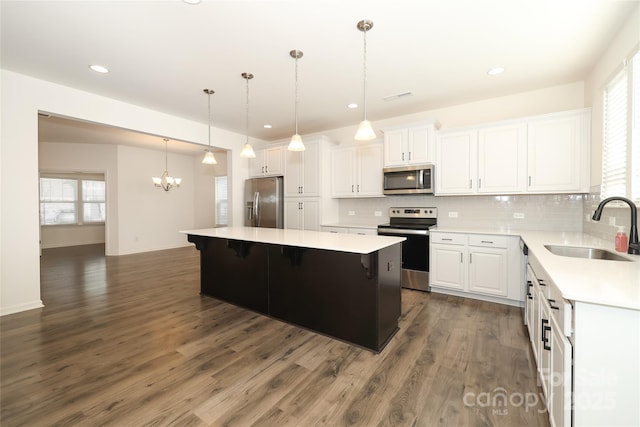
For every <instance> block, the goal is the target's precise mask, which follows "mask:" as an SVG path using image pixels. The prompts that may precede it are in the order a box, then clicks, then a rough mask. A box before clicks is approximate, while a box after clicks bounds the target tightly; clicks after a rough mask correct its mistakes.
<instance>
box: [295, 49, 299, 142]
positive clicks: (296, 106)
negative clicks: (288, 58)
mask: <svg viewBox="0 0 640 427" xmlns="http://www.w3.org/2000/svg"><path fill="white" fill-rule="evenodd" d="M295 60H296V96H295V102H296V105H295V115H296V117H295V119H296V135H298V57H297V56H296V58H295Z"/></svg>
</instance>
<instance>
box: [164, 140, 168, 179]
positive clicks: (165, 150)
mask: <svg viewBox="0 0 640 427" xmlns="http://www.w3.org/2000/svg"><path fill="white" fill-rule="evenodd" d="M168 141H169V140H168V139H165V140H164V171H165V172H167V174H168V173H169V161H168V160H167V158H168V157H169V152H168V151H167V142H168Z"/></svg>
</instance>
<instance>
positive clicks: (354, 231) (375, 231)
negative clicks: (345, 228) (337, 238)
mask: <svg viewBox="0 0 640 427" xmlns="http://www.w3.org/2000/svg"><path fill="white" fill-rule="evenodd" d="M349 234H362V235H368V236H375V235H377V234H378V229H377V228H359V227H358V228H352V227H350V228H349Z"/></svg>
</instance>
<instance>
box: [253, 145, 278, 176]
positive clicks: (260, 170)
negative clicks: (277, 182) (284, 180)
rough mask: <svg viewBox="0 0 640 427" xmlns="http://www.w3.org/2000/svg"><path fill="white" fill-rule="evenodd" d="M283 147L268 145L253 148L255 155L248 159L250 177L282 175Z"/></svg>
mask: <svg viewBox="0 0 640 427" xmlns="http://www.w3.org/2000/svg"><path fill="white" fill-rule="evenodd" d="M283 152H284V147H283V146H281V145H280V146H276V147H268V148H262V149H259V150H255V153H256V157H255V158H253V159H249V173H250V174H251V176H252V177H261V176H273V175H282V174H283V173H284V154H283Z"/></svg>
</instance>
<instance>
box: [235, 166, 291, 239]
mask: <svg viewBox="0 0 640 427" xmlns="http://www.w3.org/2000/svg"><path fill="white" fill-rule="evenodd" d="M282 197H283V183H282V177H281V176H274V177H270V178H253V179H248V180H246V181H245V183H244V202H245V214H244V225H246V226H249V227H266V228H284V200H283V198H282Z"/></svg>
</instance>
